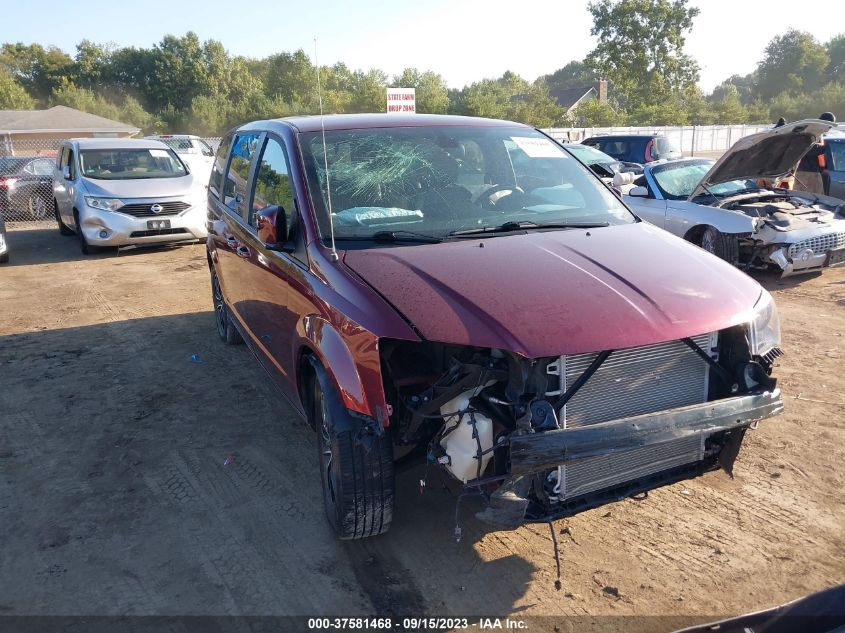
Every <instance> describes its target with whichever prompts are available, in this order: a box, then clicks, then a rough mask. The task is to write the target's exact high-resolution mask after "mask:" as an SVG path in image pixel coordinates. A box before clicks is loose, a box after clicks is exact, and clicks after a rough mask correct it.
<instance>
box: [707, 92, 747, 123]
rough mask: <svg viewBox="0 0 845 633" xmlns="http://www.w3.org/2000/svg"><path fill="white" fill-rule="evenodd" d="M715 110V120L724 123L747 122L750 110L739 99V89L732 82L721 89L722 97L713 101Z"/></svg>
mask: <svg viewBox="0 0 845 633" xmlns="http://www.w3.org/2000/svg"><path fill="white" fill-rule="evenodd" d="M713 112H714V115H715V120H716V121H717V122H718V123H720V124H722V125H730V124H733V123H745V122H746V121H747V120H748V112H747V111H746V110H745V106H744V105H742V101H740V99H739V91H738V90H737V88H736V86H734V85H732V84H728V85H727V87H726V88H725V89H724V90H722V91H721V97H720V98H719V99H717V100H715V101H714V102H713Z"/></svg>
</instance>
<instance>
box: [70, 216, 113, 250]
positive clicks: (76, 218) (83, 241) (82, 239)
mask: <svg viewBox="0 0 845 633" xmlns="http://www.w3.org/2000/svg"><path fill="white" fill-rule="evenodd" d="M73 220H74V222H75V223H76V237H77V239H78V240H79V248H80V250H81V251H82V254H83V255H96V254H97V253H102V252H103V251H104V250H105V249H104V248H102V247H100V246H92V245H91V244H89V243H88V240H86V239H85V235H84V234H83V233H82V227H81V226H80V225H79V214H78V213H74V214H73Z"/></svg>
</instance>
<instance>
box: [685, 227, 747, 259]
mask: <svg viewBox="0 0 845 633" xmlns="http://www.w3.org/2000/svg"><path fill="white" fill-rule="evenodd" d="M695 243H696V244H698V245H699V246H700V247H701V248H703V249H704V250H705V251H707V252H708V253H710V254H711V255H715V256H716V257H718V258H719V259H724V260H725V261H726V262H728V263H729V264H736V263H737V260H738V259H739V240H737V238H736V237H734V236H732V235H729V234H725V233H722V232H721V231H718V230H717V229H715V228H713V227H712V226H706V227H704V229H703V230H702V231H701V232H700V233H699V234H698V238H697V240H696V242H695Z"/></svg>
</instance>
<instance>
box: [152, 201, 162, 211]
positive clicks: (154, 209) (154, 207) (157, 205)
mask: <svg viewBox="0 0 845 633" xmlns="http://www.w3.org/2000/svg"><path fill="white" fill-rule="evenodd" d="M150 211H152V212H153V213H161V212H162V211H164V207H163V206H161V205H160V204H158V203H156V204H154V205H153V206H151V207H150Z"/></svg>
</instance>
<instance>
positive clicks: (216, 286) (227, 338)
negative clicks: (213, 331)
mask: <svg viewBox="0 0 845 633" xmlns="http://www.w3.org/2000/svg"><path fill="white" fill-rule="evenodd" d="M211 300H212V302H213V303H214V321H215V325H216V326H217V336H219V337H220V340H221V341H223V342H224V343H226V345H240V344H241V343H243V342H244V340H243V338H242V337H241V334H240V332H238V330H237V328H235V325H234V324H233V323H232V316H231V315H230V314H229V308H228V307H227V306H226V301H225V300H224V299H223V290H222V289H221V288H220V280H219V279H218V278H217V273H216V272H215V270H214V269H213V268H212V269H211Z"/></svg>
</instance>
